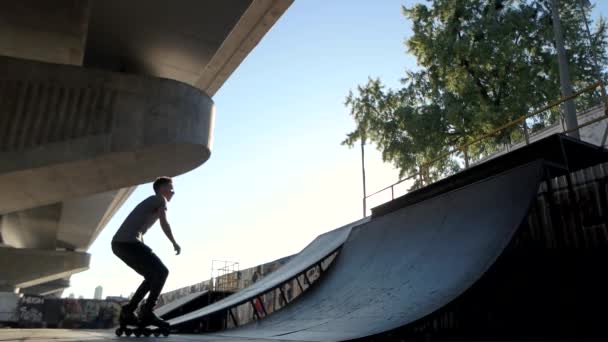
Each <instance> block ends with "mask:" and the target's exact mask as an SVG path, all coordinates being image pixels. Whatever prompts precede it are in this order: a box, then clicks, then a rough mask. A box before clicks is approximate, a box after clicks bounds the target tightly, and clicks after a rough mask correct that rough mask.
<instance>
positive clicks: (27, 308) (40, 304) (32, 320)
mask: <svg viewBox="0 0 608 342" xmlns="http://www.w3.org/2000/svg"><path fill="white" fill-rule="evenodd" d="M43 310H44V297H40V296H24V297H23V298H21V300H20V302H19V309H18V311H17V312H18V318H19V322H21V323H23V325H26V326H31V327H37V326H40V325H41V324H42V322H43V319H42V312H43Z"/></svg>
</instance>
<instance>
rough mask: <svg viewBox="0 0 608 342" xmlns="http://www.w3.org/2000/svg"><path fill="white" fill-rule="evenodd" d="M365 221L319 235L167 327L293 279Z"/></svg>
mask: <svg viewBox="0 0 608 342" xmlns="http://www.w3.org/2000/svg"><path fill="white" fill-rule="evenodd" d="M368 221H369V218H368V219H363V220H359V221H356V222H353V223H351V224H349V225H346V226H344V227H341V228H338V229H336V230H333V231H330V232H328V233H325V234H323V235H319V236H318V237H317V238H316V239H315V240H313V242H311V243H310V244H309V245H308V246H306V248H304V249H303V250H302V251H301V252H300V253H298V254H297V255H296V256H294V257H293V258H292V259H291V260H289V261H288V262H287V263H286V264H285V265H283V266H282V267H281V268H279V269H278V270H276V271H275V272H273V273H270V274H269V275H268V276H266V277H264V278H262V279H260V280H259V281H258V282H256V283H254V284H253V285H251V286H249V287H247V288H245V289H243V290H242V291H239V292H237V293H235V294H233V295H232V296H229V297H227V298H225V299H222V300H220V301H217V302H215V303H213V304H211V305H208V306H205V307H203V308H201V309H199V310H195V311H192V312H190V313H188V314H185V315H183V316H180V317H176V318H173V319H170V320H169V321H168V322H169V323H170V324H171V325H178V324H181V323H184V322H188V321H191V320H193V319H198V318H200V317H204V316H206V315H209V314H212V313H215V312H219V311H222V310H227V309H229V308H231V307H234V306H236V305H240V304H242V303H246V302H248V301H249V300H251V299H253V298H255V297H257V296H259V295H261V294H263V293H265V292H267V291H269V290H271V289H273V288H276V287H277V286H279V285H281V284H283V283H285V282H287V281H288V280H290V279H293V278H294V277H296V276H297V275H299V274H301V273H302V272H305V271H306V270H308V269H310V268H311V267H312V266H314V265H316V264H317V263H319V262H321V261H322V260H323V259H325V258H326V257H327V256H329V255H330V254H332V253H333V252H335V251H336V250H337V249H338V248H340V247H341V246H342V244H344V241H346V238H347V237H348V235H349V234H350V231H351V229H352V228H353V227H355V226H357V225H359V224H363V223H365V222H368Z"/></svg>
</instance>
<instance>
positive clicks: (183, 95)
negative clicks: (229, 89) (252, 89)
mask: <svg viewBox="0 0 608 342" xmlns="http://www.w3.org/2000/svg"><path fill="white" fill-rule="evenodd" d="M291 2H292V0H232V1H229V2H227V1H200V0H176V1H168V0H129V1H122V0H54V1H46V0H19V1H2V2H0V188H1V189H2V191H0V292H3V294H2V295H3V296H7V295H8V294H9V293H13V294H15V293H18V292H21V293H36V294H41V295H52V294H55V295H57V294H58V293H61V291H62V290H63V289H64V288H66V287H67V286H69V277H70V275H71V274H74V273H77V272H81V271H83V270H86V269H87V268H88V265H89V260H90V255H89V254H87V253H86V251H87V249H88V248H89V246H90V245H91V244H92V243H93V241H94V240H95V238H96V237H97V236H98V235H99V233H100V232H101V231H102V230H103V229H104V227H105V226H106V224H107V223H108V221H109V220H110V219H111V218H112V216H113V215H114V213H115V212H116V211H117V210H118V209H119V208H120V206H121V205H122V204H123V203H124V202H125V200H126V199H127V198H128V197H129V195H130V194H131V193H132V191H133V190H134V189H135V187H136V186H137V185H138V184H142V183H146V182H150V181H152V180H153V179H154V178H155V177H157V176H159V175H169V176H176V175H179V174H182V173H184V172H187V171H189V170H192V169H194V168H196V167H198V166H200V165H201V164H203V163H204V162H205V161H206V160H207V159H208V158H209V157H210V154H211V150H212V141H213V120H214V112H215V107H214V104H213V100H212V98H211V97H212V96H213V95H214V94H215V92H216V91H217V90H218V89H219V88H220V87H221V86H222V84H223V83H224V82H225V81H226V80H227V79H228V77H230V75H231V74H232V73H233V72H234V71H235V70H236V68H237V67H238V65H239V64H240V63H241V62H242V61H243V59H244V58H245V57H246V56H247V55H248V54H249V53H250V52H251V51H252V49H253V48H254V47H255V46H256V45H257V43H258V42H259V41H260V40H261V39H262V38H263V36H264V35H265V34H266V33H267V32H268V31H269V30H270V28H271V27H272V26H273V25H274V23H275V22H276V21H277V20H278V19H279V17H280V16H281V15H282V14H283V13H284V12H285V11H286V10H287V8H288V7H289V6H290V4H291Z"/></svg>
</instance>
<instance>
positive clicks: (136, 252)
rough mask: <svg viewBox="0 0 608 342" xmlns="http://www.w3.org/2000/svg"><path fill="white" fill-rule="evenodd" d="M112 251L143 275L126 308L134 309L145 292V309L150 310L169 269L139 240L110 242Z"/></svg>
mask: <svg viewBox="0 0 608 342" xmlns="http://www.w3.org/2000/svg"><path fill="white" fill-rule="evenodd" d="M112 252H114V254H115V255H116V256H117V257H119V258H120V260H122V261H124V263H125V264H127V265H128V266H129V267H131V268H132V269H133V270H135V272H137V273H139V274H141V275H142V276H143V277H144V281H143V282H142V283H141V285H139V288H137V291H135V294H134V295H133V297H132V298H131V301H130V302H129V304H127V306H126V308H127V309H129V310H135V309H136V308H137V305H139V302H141V300H142V299H144V296H145V295H146V293H148V292H150V294H149V295H148V300H146V306H145V307H144V308H145V309H146V310H152V309H153V308H154V305H156V300H157V299H158V296H159V295H160V291H161V290H162V289H163V286H164V285H165V280H167V276H168V275H169V270H168V269H167V267H165V265H164V264H163V262H162V261H160V259H159V258H158V257H157V256H156V254H154V252H152V249H150V247H148V246H146V245H144V244H143V243H141V242H116V241H113V242H112Z"/></svg>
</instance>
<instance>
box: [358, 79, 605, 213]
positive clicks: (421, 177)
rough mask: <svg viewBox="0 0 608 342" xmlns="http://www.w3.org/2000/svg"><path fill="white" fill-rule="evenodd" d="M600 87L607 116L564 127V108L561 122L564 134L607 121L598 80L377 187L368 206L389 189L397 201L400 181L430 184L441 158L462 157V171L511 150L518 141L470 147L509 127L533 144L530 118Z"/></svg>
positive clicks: (511, 131) (511, 132)
mask: <svg viewBox="0 0 608 342" xmlns="http://www.w3.org/2000/svg"><path fill="white" fill-rule="evenodd" d="M597 90H599V92H600V94H599V103H600V104H601V105H602V106H603V110H604V112H603V115H602V116H600V117H598V118H594V119H592V120H590V121H587V122H585V123H582V124H580V125H578V126H577V127H575V128H572V129H569V130H566V127H565V126H564V118H563V113H562V112H561V111H560V113H559V118H560V121H561V126H562V133H571V132H573V131H576V130H578V129H581V128H583V127H586V126H589V125H592V124H596V123H598V122H600V121H603V120H605V119H607V118H608V97H607V96H606V87H605V85H604V82H602V81H600V82H596V83H594V84H591V85H589V86H587V87H585V88H584V89H582V90H580V91H578V92H576V93H574V94H572V95H570V96H565V97H562V98H560V99H559V100H557V101H554V102H551V103H549V104H547V105H546V106H543V107H542V108H540V109H538V110H535V111H533V112H531V113H529V114H526V115H523V116H521V117H519V118H517V119H515V120H512V121H509V122H507V123H505V124H504V125H502V126H500V127H498V128H496V129H494V130H492V131H491V132H488V133H486V134H483V135H481V136H480V137H478V138H476V139H474V140H471V141H469V142H466V143H464V144H460V145H458V146H456V147H453V148H452V149H450V150H449V151H448V152H445V153H443V154H441V155H440V156H439V157H437V158H435V159H433V160H430V161H428V162H426V163H424V164H421V165H420V166H419V167H418V171H417V172H416V173H414V174H412V175H409V176H408V177H405V178H402V179H399V180H398V181H397V182H395V183H393V184H391V185H389V186H387V187H385V188H382V189H380V190H377V191H375V192H373V193H371V194H369V195H367V196H365V197H364V198H363V201H364V204H365V207H366V208H367V207H368V206H367V204H368V200H369V199H370V198H371V197H374V196H376V195H379V194H382V193H386V192H388V191H389V190H390V194H391V197H390V198H391V199H390V200H394V199H395V187H396V186H398V185H400V184H403V183H405V182H407V181H415V180H418V181H419V182H420V185H421V186H426V185H429V184H432V183H434V181H433V180H432V179H430V177H429V175H430V170H431V168H432V167H433V166H434V165H436V164H437V163H438V162H440V161H445V160H447V159H448V158H453V157H460V158H459V159H460V160H459V161H460V162H461V163H463V167H462V169H460V170H458V171H461V170H466V169H467V168H469V167H470V166H471V165H474V164H476V161H477V162H480V161H483V160H484V159H488V158H491V157H492V155H496V154H498V153H499V152H501V151H504V150H509V149H510V148H509V147H513V146H515V145H516V144H517V143H511V144H509V145H506V146H505V147H504V149H503V150H496V151H492V152H491V153H490V154H488V155H487V156H481V155H477V156H471V155H470V150H471V147H472V146H474V145H476V144H480V143H483V142H486V141H487V140H488V139H489V138H492V137H495V136H497V135H499V134H504V133H505V132H506V131H508V130H510V132H509V134H510V137H512V136H513V133H514V132H518V130H519V132H518V133H520V136H521V137H522V138H523V142H524V143H525V145H527V144H529V143H530V140H531V138H532V137H533V136H534V133H532V134H530V127H528V123H527V120H528V119H531V118H533V117H535V116H537V115H539V114H542V113H546V112H547V111H550V110H552V109H555V108H556V107H558V106H559V105H561V104H562V103H564V102H566V101H568V100H573V99H576V98H578V97H580V96H582V95H585V94H589V95H593V93H594V92H596V91H597ZM607 138H608V126H607V129H606V131H605V133H604V136H603V138H602V142H601V145H602V146H604V145H605V143H606V139H607ZM425 175H426V176H425ZM450 175H451V174H444V175H442V177H441V178H445V177H448V176H450ZM406 193H407V191H406ZM366 214H367V213H366Z"/></svg>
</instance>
